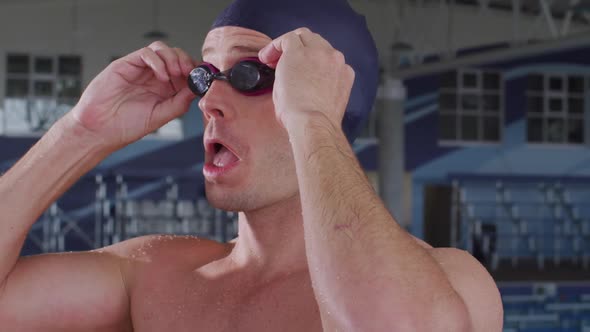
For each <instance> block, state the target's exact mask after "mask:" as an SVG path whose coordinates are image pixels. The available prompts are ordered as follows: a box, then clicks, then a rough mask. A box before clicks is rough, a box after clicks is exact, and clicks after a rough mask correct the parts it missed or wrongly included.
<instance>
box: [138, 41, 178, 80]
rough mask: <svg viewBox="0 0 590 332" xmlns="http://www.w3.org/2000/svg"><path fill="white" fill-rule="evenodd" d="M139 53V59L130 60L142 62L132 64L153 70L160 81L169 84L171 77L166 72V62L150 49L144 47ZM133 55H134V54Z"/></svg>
mask: <svg viewBox="0 0 590 332" xmlns="http://www.w3.org/2000/svg"><path fill="white" fill-rule="evenodd" d="M138 52H139V54H138V55H139V57H138V58H136V57H134V56H130V60H140V61H136V62H135V63H133V62H132V64H135V65H143V66H147V67H149V68H151V69H152V71H153V72H154V74H155V75H156V77H157V78H158V80H160V81H164V82H167V81H169V80H170V75H168V72H167V71H166V64H165V63H164V61H163V60H162V59H161V58H160V57H159V56H158V55H157V54H156V53H155V52H154V51H153V50H152V49H150V48H148V47H144V48H142V49H141V50H139V51H138ZM132 55H133V54H132Z"/></svg>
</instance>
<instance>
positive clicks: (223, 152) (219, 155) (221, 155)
mask: <svg viewBox="0 0 590 332" xmlns="http://www.w3.org/2000/svg"><path fill="white" fill-rule="evenodd" d="M209 151H210V152H209V154H210V160H209V162H210V163H211V164H213V166H215V167H219V168H225V167H227V166H229V165H231V164H233V163H235V162H237V161H239V160H240V158H238V156H237V155H236V154H235V153H234V152H233V151H232V150H231V149H229V148H228V147H227V146H225V145H223V144H222V143H220V142H211V143H209Z"/></svg>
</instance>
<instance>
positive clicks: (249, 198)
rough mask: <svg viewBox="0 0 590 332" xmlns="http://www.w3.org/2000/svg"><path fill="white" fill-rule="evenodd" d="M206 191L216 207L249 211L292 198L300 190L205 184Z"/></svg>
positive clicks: (209, 199)
mask: <svg viewBox="0 0 590 332" xmlns="http://www.w3.org/2000/svg"><path fill="white" fill-rule="evenodd" d="M205 192H206V195H207V200H208V201H209V204H210V205H211V206H213V207H215V208H216V209H220V210H224V211H231V212H248V211H254V210H259V209H262V208H264V207H268V206H271V205H274V204H278V203H280V202H282V201H285V200H288V199H291V198H293V197H294V195H296V194H298V191H297V190H295V191H294V192H291V191H289V192H277V191H274V192H270V193H269V192H266V194H267V195H264V194H263V193H261V192H258V193H257V192H254V191H253V188H249V190H244V189H241V190H236V189H231V190H230V189H225V188H221V187H219V186H217V185H214V184H205Z"/></svg>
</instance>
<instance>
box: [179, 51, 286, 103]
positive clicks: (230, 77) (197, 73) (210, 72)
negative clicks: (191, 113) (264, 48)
mask: <svg viewBox="0 0 590 332" xmlns="http://www.w3.org/2000/svg"><path fill="white" fill-rule="evenodd" d="M274 79H275V71H274V69H272V68H270V67H268V66H267V65H265V64H263V63H262V62H260V60H258V59H257V58H244V59H242V60H240V61H238V63H236V64H235V65H234V66H233V67H232V68H230V69H228V70H226V71H223V72H220V71H219V69H217V68H216V67H215V66H213V65H212V64H210V63H207V62H204V63H203V64H201V65H200V66H198V67H197V68H195V69H193V70H192V71H191V73H190V74H189V77H188V86H189V88H190V89H191V91H192V92H193V93H194V94H196V95H197V96H199V97H203V96H204V95H205V94H206V93H207V91H209V88H210V87H211V84H213V81H214V80H222V81H227V82H228V83H229V84H230V85H231V86H232V87H233V88H234V89H236V90H238V91H239V92H240V93H242V94H244V95H247V96H255V95H261V94H264V93H267V92H269V91H271V90H272V86H273V83H274Z"/></svg>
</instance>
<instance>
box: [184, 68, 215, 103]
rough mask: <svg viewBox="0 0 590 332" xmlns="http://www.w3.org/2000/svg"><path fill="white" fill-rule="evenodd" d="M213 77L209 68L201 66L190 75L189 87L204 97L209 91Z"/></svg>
mask: <svg viewBox="0 0 590 332" xmlns="http://www.w3.org/2000/svg"><path fill="white" fill-rule="evenodd" d="M211 76H212V74H211V70H210V69H209V68H207V67H206V66H199V67H197V68H195V69H193V71H191V73H190V77H189V87H190V88H191V90H192V91H193V92H194V93H195V94H196V95H199V96H202V95H204V94H205V93H206V92H207V90H209V86H211V79H212V77H211Z"/></svg>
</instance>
